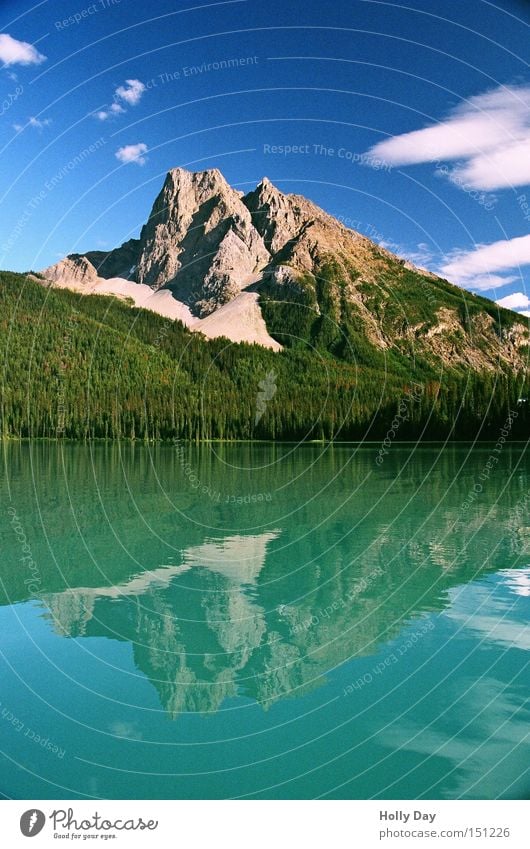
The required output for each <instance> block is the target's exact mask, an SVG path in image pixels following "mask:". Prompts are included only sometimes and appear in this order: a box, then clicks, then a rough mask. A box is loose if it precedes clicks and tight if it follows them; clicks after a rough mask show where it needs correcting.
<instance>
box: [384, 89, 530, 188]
mask: <svg viewBox="0 0 530 849" xmlns="http://www.w3.org/2000/svg"><path fill="white" fill-rule="evenodd" d="M368 153H369V155H370V156H373V157H377V158H379V159H382V160H384V161H385V162H386V163H387V164H389V165H413V164H419V163H428V162H438V163H440V162H443V161H455V160H462V162H459V164H457V165H456V167H455V168H453V170H452V171H450V172H449V176H451V177H452V179H453V182H455V184H456V185H459V186H461V187H463V188H468V190H469V189H479V190H486V191H489V190H493V189H502V188H507V187H510V186H522V185H526V184H530V86H511V87H507V86H500V87H499V88H496V89H493V90H492V91H488V92H485V93H484V94H480V95H477V96H476V97H472V98H471V99H470V100H468V101H466V102H465V103H463V104H461V105H460V106H458V107H457V108H455V109H453V110H452V112H451V113H450V115H449V117H448V118H447V119H446V120H445V121H440V123H438V124H434V125H432V126H428V127H424V128H423V129H421V130H414V131H413V132H410V133H404V134H402V135H399V136H393V137H392V138H389V139H385V140H384V141H381V142H379V143H378V144H376V145H375V146H374V147H372V148H371V150H370V151H369V152H368Z"/></svg>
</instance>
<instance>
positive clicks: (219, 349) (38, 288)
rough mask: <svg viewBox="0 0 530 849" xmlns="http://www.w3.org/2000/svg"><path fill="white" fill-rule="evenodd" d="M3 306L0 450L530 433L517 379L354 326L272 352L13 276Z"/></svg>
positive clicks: (4, 280) (2, 290) (0, 299)
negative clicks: (411, 351)
mask: <svg viewBox="0 0 530 849" xmlns="http://www.w3.org/2000/svg"><path fill="white" fill-rule="evenodd" d="M324 296H325V293H324ZM322 297H323V295H322V293H321V299H322ZM0 304H1V310H0V328H1V354H0V368H1V374H2V390H1V393H2V394H1V401H2V406H1V423H0V424H1V433H2V435H3V436H4V437H14V438H20V437H29V436H32V437H46V438H74V439H79V438H126V439H166V440H170V439H296V440H298V439H307V440H310V439H344V440H346V439H361V438H367V439H381V438H383V437H384V436H385V435H386V434H387V432H388V430H389V428H393V437H392V438H396V439H410V438H416V437H418V436H419V435H421V434H423V435H424V437H425V438H429V439H440V438H445V437H448V436H451V437H453V438H460V439H471V438H475V436H477V435H478V436H479V438H484V439H485V438H489V439H496V438H497V437H498V434H499V430H500V428H502V427H503V424H504V423H505V421H506V418H507V416H508V413H509V411H510V409H511V410H515V411H516V412H517V416H516V417H514V419H513V426H511V436H512V437H514V438H515V437H519V438H521V437H524V438H526V437H527V433H528V413H527V404H526V402H525V401H524V400H521V399H525V398H526V397H527V388H526V385H525V378H524V375H523V373H522V371H521V372H515V371H513V370H510V369H508V368H507V367H506V366H505V365H504V366H499V368H498V369H497V370H496V371H493V370H491V369H490V370H487V371H483V370H480V369H478V370H470V369H469V368H463V367H462V366H460V368H448V367H447V365H445V366H443V367H441V366H440V365H439V364H438V365H437V363H436V361H435V360H432V361H429V359H428V358H426V357H423V356H421V357H417V358H415V357H413V356H412V357H407V356H406V352H405V351H399V350H394V351H388V352H386V351H384V350H380V349H378V350H377V351H376V350H375V349H372V347H371V346H367V344H366V339H365V336H364V335H362V334H358V333H356V332H355V327H353V328H349V329H348V332H347V333H345V334H343V340H342V342H341V338H340V334H339V336H338V337H337V338H333V339H330V338H328V335H329V334H328V329H327V327H326V326H325V320H324V321H323V322H321V325H322V326H321V329H320V331H321V332H315V328H313V330H312V331H311V334H310V335H308V337H307V344H299V345H297V346H294V347H288V346H287V347H286V348H285V349H284V350H283V351H281V352H280V353H274V352H272V351H270V350H268V349H266V348H263V347H261V346H259V345H248V344H234V343H232V342H229V341H228V340H226V339H215V340H206V339H204V338H203V337H202V336H201V335H200V334H197V333H191V332H190V331H189V330H187V329H186V328H185V327H184V325H182V324H181V323H180V322H178V321H175V322H173V321H170V320H169V319H165V318H163V317H161V316H159V315H156V314H155V313H152V312H148V311H145V310H140V309H136V308H132V307H131V306H129V305H128V304H126V303H124V302H123V301H119V300H117V299H116V298H110V297H105V296H86V295H80V294H79V293H76V292H71V291H68V290H62V289H47V288H45V287H43V286H42V285H39V283H37V282H36V281H35V280H32V279H31V278H29V277H26V276H24V275H20V274H13V273H9V272H0ZM271 307H273V305H271ZM492 308H494V307H493V305H492ZM282 315H283V313H282ZM293 315H294V314H293ZM269 319H270V320H271V322H272V323H273V320H274V316H273V315H271V316H269ZM293 320H294V319H293ZM295 324H296V328H297V331H299V330H300V326H301V325H300V323H299V322H298V323H297V322H295ZM284 329H285V328H280V329H279V331H278V332H281V331H282V330H284ZM316 330H318V328H316ZM298 336H300V333H299V332H298ZM302 342H303V340H302ZM341 345H342V347H341ZM344 346H346V348H347V353H346V348H345V347H344ZM264 386H265V389H264ZM396 414H398V416H399V417H398V418H396ZM396 422H397V425H396Z"/></svg>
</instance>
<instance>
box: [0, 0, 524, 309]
mask: <svg viewBox="0 0 530 849" xmlns="http://www.w3.org/2000/svg"><path fill="white" fill-rule="evenodd" d="M0 32H1V33H2V35H0V86H1V90H2V97H1V101H2V104H1V107H0V146H1V161H2V169H1V172H0V198H1V201H0V202H1V211H2V214H1V218H0V267H3V268H10V269H13V270H20V271H22V270H27V269H29V268H33V269H41V268H44V267H45V266H47V265H49V264H51V263H53V262H56V261H57V259H58V258H60V257H62V256H64V255H65V254H67V253H71V252H76V251H77V252H82V251H85V250H89V249H105V248H109V249H110V248H112V247H115V246H116V245H118V244H120V243H121V242H122V241H124V240H126V239H128V238H130V237H131V236H137V235H138V233H139V230H140V227H141V225H142V224H143V223H144V222H145V220H146V218H147V216H148V214H149V210H150V207H151V204H152V202H153V200H154V197H155V196H156V194H157V192H158V191H159V189H160V186H161V184H162V181H163V178H164V175H165V173H166V171H167V170H168V169H169V168H172V167H176V166H182V167H187V168H190V169H191V170H200V169H203V168H211V167H217V168H219V169H220V170H221V171H222V172H223V173H224V174H225V176H226V178H227V179H228V181H229V182H230V183H231V184H232V185H235V186H236V187H238V188H240V189H242V190H243V191H248V190H249V189H250V188H252V187H253V186H255V185H256V183H258V182H259V180H260V179H261V178H262V177H263V176H265V175H266V176H267V177H269V179H271V180H272V181H273V182H274V183H275V184H276V185H278V186H279V187H280V188H281V189H282V190H284V191H292V192H298V193H301V194H304V195H306V196H307V197H310V198H311V199H313V200H314V201H315V202H317V203H318V204H319V205H321V206H322V207H324V208H325V209H326V210H327V211H329V212H330V213H332V214H333V215H336V216H337V217H339V218H340V219H341V220H342V221H344V223H346V224H347V225H348V226H351V227H353V228H354V229H357V230H359V231H360V232H361V233H363V234H365V235H367V236H369V237H371V238H373V239H374V240H375V241H378V242H380V243H383V244H384V245H385V246H387V247H389V248H390V249H391V250H394V251H395V252H397V253H400V254H401V255H406V256H409V257H411V258H412V259H413V260H414V261H416V263H417V264H420V265H423V266H426V267H428V268H431V269H432V270H434V271H438V272H441V273H443V274H444V276H447V277H448V278H449V279H451V280H452V281H453V282H456V283H459V284H460V285H462V286H464V287H465V288H468V289H471V290H472V291H480V292H481V293H483V294H485V295H487V296H488V297H490V298H493V299H495V300H502V303H504V304H506V305H507V306H512V307H513V308H515V309H517V310H520V311H522V312H525V313H526V312H528V311H529V310H530V302H529V300H528V291H527V286H526V282H527V280H528V269H529V267H530V236H529V235H528V234H529V232H530V226H529V225H530V68H529V64H528V63H529V61H530V50H529V45H530V38H529V36H530V3H529V2H527V1H526V0H525V1H524V2H523V0H521V1H520V2H519V1H518V0H513V2H512V0H505V2H503V3H502V8H501V5H500V3H499V4H497V5H495V4H494V3H490V2H486V0H466V2H460V0H444V2H442V0H421V2H420V0H408V2H394V3H392V2H382V1H381V2H379V1H378V2H376V0H343V1H342V2H335V3H333V4H330V5H328V4H324V3H321V2H309V3H308V2H300V0H281V2H279V0H271V2H267V3H263V2H257V0H236V2H225V3H222V2H218V3H215V4H206V3H204V4H202V5H199V3H198V2H197V3H195V2H194V0H189V1H188V2H180V0H177V2H175V0H171V1H170V0H156V2H155V3H151V4H146V3H144V2H139V0H93V2H87V0H66V1H65V0H49V1H47V0H44V2H40V3H37V4H32V3H29V2H26V0H3V2H2V5H1V9H0Z"/></svg>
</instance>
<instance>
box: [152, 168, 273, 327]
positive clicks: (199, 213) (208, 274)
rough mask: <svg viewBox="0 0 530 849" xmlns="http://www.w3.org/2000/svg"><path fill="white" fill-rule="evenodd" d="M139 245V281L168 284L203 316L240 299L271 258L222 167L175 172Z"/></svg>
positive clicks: (177, 295) (175, 170)
mask: <svg viewBox="0 0 530 849" xmlns="http://www.w3.org/2000/svg"><path fill="white" fill-rule="evenodd" d="M140 246H141V247H140V253H139V258H138V264H137V269H136V280H137V282H139V283H147V285H149V286H152V287H153V288H160V287H161V286H169V287H170V288H171V289H172V291H173V292H174V294H175V296H176V297H177V298H178V299H179V300H181V301H183V302H184V303H188V304H189V306H190V307H192V309H193V308H195V309H196V311H197V313H198V314H199V315H207V314H209V313H210V312H212V311H213V310H214V309H216V308H217V307H218V306H222V305H223V304H224V303H226V302H227V301H229V300H230V299H231V298H233V297H235V295H237V294H238V293H239V292H240V291H241V290H242V288H244V287H245V286H246V285H248V282H249V281H250V280H251V279H252V275H256V274H258V273H259V271H260V270H261V269H262V268H263V267H264V266H265V265H266V264H267V262H268V261H269V259H270V257H269V253H268V251H267V250H266V248H265V245H264V242H263V239H262V237H261V236H260V234H259V233H258V231H257V230H256V228H255V227H254V226H253V224H252V217H251V214H250V212H249V210H248V209H247V208H246V206H245V205H244V203H243V202H242V200H241V197H240V194H239V192H237V191H235V190H234V189H232V188H231V187H230V186H229V185H228V183H227V182H226V180H225V179H224V177H223V176H222V175H221V173H220V172H219V171H218V170H217V169H212V170H209V171H202V172H198V173H192V172H189V171H185V170H184V169H182V168H175V169H173V170H172V171H170V172H169V173H168V175H167V177H166V180H165V183H164V186H163V188H162V191H161V192H160V194H159V195H158V197H157V199H156V201H155V203H154V205H153V209H152V211H151V214H150V216H149V220H148V222H147V224H146V225H145V226H144V227H143V229H142V232H141V236H140Z"/></svg>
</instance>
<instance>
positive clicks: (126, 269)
mask: <svg viewBox="0 0 530 849" xmlns="http://www.w3.org/2000/svg"><path fill="white" fill-rule="evenodd" d="M43 277H44V278H46V280H47V281H49V282H51V284H52V285H55V286H59V287H64V288H71V289H75V290H77V291H81V292H86V293H90V292H94V293H106V294H114V295H117V296H118V297H121V298H132V300H133V301H134V303H135V304H136V305H137V306H142V307H145V308H148V309H151V310H153V311H155V312H159V313H160V314H162V315H165V316H168V317H171V318H177V319H179V320H181V321H183V322H184V324H186V325H187V326H188V327H189V328H190V329H192V330H195V331H199V332H202V333H203V334H204V335H206V336H208V337H217V336H225V337H227V338H229V339H231V340H232V341H235V342H240V341H246V342H257V343H259V344H261V345H265V346H267V347H270V348H272V349H274V350H278V349H279V348H280V347H282V346H287V347H296V346H306V347H307V346H309V347H313V348H317V349H319V350H322V351H326V352H327V353H329V354H331V355H333V356H335V357H337V358H339V359H345V360H349V361H354V362H356V363H361V364H362V363H363V362H366V363H370V364H373V363H374V362H377V361H379V362H380V361H381V357H382V356H384V357H386V356H388V355H390V354H392V356H393V357H394V358H397V359H398V360H400V361H402V360H403V358H411V357H412V358H414V359H417V358H420V359H426V360H427V361H428V362H429V363H430V364H436V365H438V366H440V365H442V366H443V365H446V366H451V367H455V366H459V367H465V368H472V369H475V370H481V369H486V370H488V371H494V370H496V369H497V368H498V367H499V366H501V367H507V368H522V367H523V365H524V356H525V352H526V350H527V347H526V346H527V345H528V327H527V322H526V321H524V320H523V319H521V317H520V316H517V315H515V314H514V313H511V312H510V311H508V310H502V309H500V308H499V307H498V306H497V305H496V304H494V303H493V302H491V301H489V300H487V299H485V298H481V297H478V296H476V295H472V294H470V293H469V292H465V291H464V290H462V289H460V288H458V287H457V286H453V285H451V284H450V283H448V282H447V281H445V280H442V279H440V278H438V277H436V276H435V275H433V274H431V273H430V272H428V271H425V270H422V269H418V268H415V267H414V266H412V265H411V264H410V263H407V262H406V261H405V260H402V259H400V258H399V257H397V256H395V255H394V254H392V253H390V252H389V251H387V250H385V249H384V248H382V247H380V246H379V245H377V244H375V243H374V242H372V241H371V240H370V239H368V238H366V237H365V236H362V235H361V234H359V233H357V232H356V231H354V230H351V229H349V228H347V227H345V226H344V225H343V224H341V223H340V222H339V221H337V219H335V218H333V217H332V216H331V215H329V214H328V213H326V212H324V210H322V209H320V208H319V207H318V206H316V205H315V204H314V203H312V202H311V201H310V200H308V199H307V198H305V197H303V196H301V195H296V194H285V193H283V192H281V191H280V190H279V189H278V188H277V187H276V186H274V185H273V184H272V183H271V182H270V180H268V179H267V178H266V177H265V178H263V180H262V181H261V183H260V184H259V185H258V186H257V187H256V188H255V189H254V190H253V191H251V192H249V193H248V194H246V195H244V194H243V193H242V192H239V191H237V190H236V189H234V188H232V187H231V186H230V185H229V184H228V183H227V181H226V180H225V178H224V177H223V175H222V174H221V172H220V171H218V170H217V169H215V168H213V169H208V170H206V171H198V172H190V171H187V170H185V169H183V168H174V169H172V170H171V171H169V172H168V174H167V176H166V178H165V181H164V185H163V186H162V189H161V191H160V193H159V195H158V197H157V198H156V200H155V202H154V204H153V207H152V209H151V213H150V215H149V218H148V220H147V222H146V224H145V225H144V226H143V227H142V230H141V233H140V237H139V239H130V240H129V241H127V242H125V243H124V244H123V245H121V246H120V247H119V248H116V249H114V250H112V251H110V252H108V253H105V252H102V251H89V252H87V253H86V254H84V255H80V254H71V255H69V256H68V257H66V258H65V259H63V260H61V261H60V262H58V263H57V264H56V265H53V266H51V267H50V268H47V269H45V270H44V272H43Z"/></svg>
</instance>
